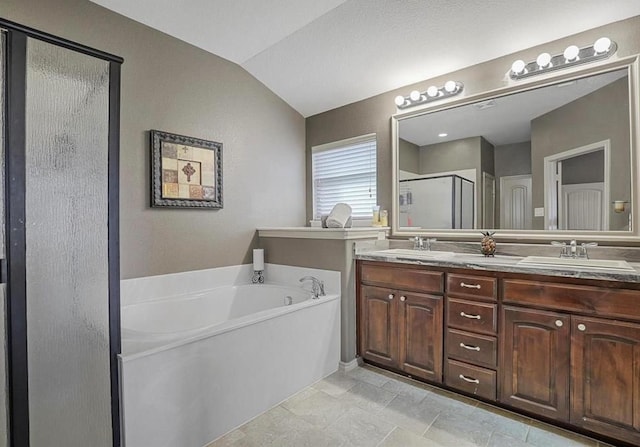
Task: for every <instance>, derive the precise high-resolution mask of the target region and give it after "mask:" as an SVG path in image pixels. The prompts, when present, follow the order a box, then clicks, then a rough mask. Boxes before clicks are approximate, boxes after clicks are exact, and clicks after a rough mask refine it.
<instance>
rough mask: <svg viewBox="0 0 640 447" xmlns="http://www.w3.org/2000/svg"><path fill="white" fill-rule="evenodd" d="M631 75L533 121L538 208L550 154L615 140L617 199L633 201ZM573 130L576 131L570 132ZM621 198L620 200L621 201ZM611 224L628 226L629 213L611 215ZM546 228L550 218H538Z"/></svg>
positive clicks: (613, 195) (613, 159)
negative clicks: (630, 136) (630, 138)
mask: <svg viewBox="0 0 640 447" xmlns="http://www.w3.org/2000/svg"><path fill="white" fill-rule="evenodd" d="M627 83H628V80H627V78H626V77H625V78H622V79H619V80H617V81H615V82H613V83H611V84H609V85H607V86H605V87H603V88H601V89H598V90H596V91H595V92H593V93H591V94H589V95H586V96H583V97H582V98H579V99H577V100H575V101H572V102H570V103H569V104H566V105H564V106H562V107H559V108H557V109H555V110H553V111H552V112H549V113H547V114H545V115H542V116H540V117H538V118H536V119H534V120H533V121H531V167H532V184H533V188H532V192H533V197H532V198H533V207H534V208H535V207H542V206H544V157H547V156H549V155H553V154H557V153H560V152H565V151H568V150H570V149H575V148H578V147H581V146H586V145H588V144H592V143H596V142H599V141H604V140H607V139H609V140H610V142H611V156H610V161H611V166H610V173H611V179H610V188H611V189H610V194H611V200H629V199H630V197H631V191H630V189H629V185H630V184H631V178H630V172H629V166H630V165H631V158H630V153H629V150H628V148H629V124H628V123H629V101H628V97H629V89H628V85H627ZM567 129H570V130H571V131H570V132H567ZM617 198H619V199H617ZM609 219H610V221H609V228H610V229H611V230H621V229H627V228H628V214H627V213H620V214H618V213H614V212H613V210H611V212H610V213H609ZM533 228H534V229H543V228H544V218H543V217H534V218H533Z"/></svg>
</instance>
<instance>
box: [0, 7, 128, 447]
mask: <svg viewBox="0 0 640 447" xmlns="http://www.w3.org/2000/svg"><path fill="white" fill-rule="evenodd" d="M0 28H2V29H3V31H2V41H1V43H2V45H1V46H0V61H1V62H0V63H1V64H2V66H1V67H0V68H2V70H0V72H1V73H2V77H1V78H0V81H1V82H0V105H1V106H2V107H1V108H0V109H1V111H0V123H1V124H2V127H3V132H2V134H1V135H0V147H1V148H2V149H3V151H2V154H3V155H2V170H1V172H2V175H3V176H5V177H4V178H6V179H7V180H8V181H6V182H5V181H4V179H3V181H2V182H0V185H2V186H3V188H2V194H0V198H2V200H3V206H1V207H0V209H1V210H2V216H1V217H2V220H3V222H2V223H3V224H2V225H0V227H1V228H2V231H4V228H7V229H8V230H7V231H6V234H2V235H1V236H2V238H1V239H2V253H1V254H2V259H3V264H2V280H3V282H4V283H5V284H2V285H1V286H0V287H1V291H2V292H4V291H5V288H6V293H2V297H3V298H4V299H3V306H2V307H1V311H2V314H1V317H2V318H1V319H0V329H2V335H3V338H2V340H3V343H2V345H1V352H0V362H1V363H0V366H1V371H2V376H1V377H0V380H1V385H2V387H1V390H0V433H8V435H7V436H6V437H4V439H0V447H3V446H5V445H11V446H15V447H28V446H30V445H31V446H41V445H53V446H65V447H86V446H92V447H94V446H95V447H111V446H119V445H120V426H119V400H118V380H117V377H118V374H117V358H116V356H117V354H118V353H119V351H120V327H119V268H118V264H119V259H118V139H119V135H118V126H119V93H120V91H119V76H120V63H121V62H122V60H121V59H120V58H117V57H115V56H112V55H108V54H106V53H101V52H99V51H96V50H92V49H89V48H86V47H83V46H81V45H79V44H75V43H73V42H69V41H65V40H62V39H58V38H56V37H54V36H51V35H48V34H44V33H41V32H38V31H35V30H32V29H29V28H26V27H22V26H20V25H17V24H14V23H12V22H7V21H3V20H2V19H0ZM4 136H6V138H3V137H4ZM5 185H6V192H5V188H4V186H5ZM5 211H6V222H5V219H4V216H5ZM5 246H6V247H7V249H6V253H5V250H4V247H5ZM5 260H6V261H5Z"/></svg>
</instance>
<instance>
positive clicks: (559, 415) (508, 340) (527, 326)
mask: <svg viewBox="0 0 640 447" xmlns="http://www.w3.org/2000/svg"><path fill="white" fill-rule="evenodd" d="M502 325H503V331H502V333H503V337H502V349H501V355H502V372H503V373H502V386H501V391H500V401H501V402H503V403H505V404H508V405H512V406H514V407H517V408H521V409H523V410H527V411H531V412H532V413H537V414H540V415H543V416H547V417H551V418H554V419H558V420H569V360H570V354H569V352H570V342H571V339H570V318H569V316H568V315H565V314H560V313H556V312H545V311H541V310H531V309H521V308H517V307H505V308H504V309H503V314H502Z"/></svg>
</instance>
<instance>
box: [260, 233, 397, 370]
mask: <svg viewBox="0 0 640 447" xmlns="http://www.w3.org/2000/svg"><path fill="white" fill-rule="evenodd" d="M388 233H389V227H372V226H368V227H352V228H318V227H272V228H266V227H265V228H258V236H259V237H260V242H259V245H260V247H262V248H264V249H265V254H266V256H267V258H268V259H269V260H270V261H271V262H277V263H280V264H289V265H299V266H304V267H311V268H320V269H330V270H338V271H340V272H341V273H342V276H341V278H342V289H341V290H342V299H341V301H342V303H341V318H342V323H341V351H340V352H341V353H340V360H341V361H342V363H344V365H345V368H346V367H348V366H347V365H353V364H354V363H350V362H353V360H355V358H356V293H355V291H356V289H355V282H354V278H355V261H354V259H353V252H354V244H355V243H356V242H360V241H365V240H368V241H380V242H385V241H386V242H387V243H388V241H387V240H386V236H387V235H388Z"/></svg>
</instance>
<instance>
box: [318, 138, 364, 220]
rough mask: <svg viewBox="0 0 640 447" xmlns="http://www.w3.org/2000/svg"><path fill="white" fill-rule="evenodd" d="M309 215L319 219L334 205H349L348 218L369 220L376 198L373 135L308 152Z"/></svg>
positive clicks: (327, 145) (323, 146) (331, 144)
mask: <svg viewBox="0 0 640 447" xmlns="http://www.w3.org/2000/svg"><path fill="white" fill-rule="evenodd" d="M312 170H313V208H314V211H313V214H314V218H315V219H320V217H321V216H322V215H324V214H329V213H330V212H331V209H332V208H333V207H334V206H335V204H336V203H339V202H344V203H347V204H349V205H350V206H351V208H352V211H353V213H352V217H353V218H354V219H358V218H363V219H364V218H371V215H372V207H373V206H374V205H375V204H376V202H377V195H376V136H375V135H367V136H364V137H359V138H354V139H350V140H345V141H342V142H337V143H330V144H326V145H322V146H317V147H314V148H313V149H312Z"/></svg>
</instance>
